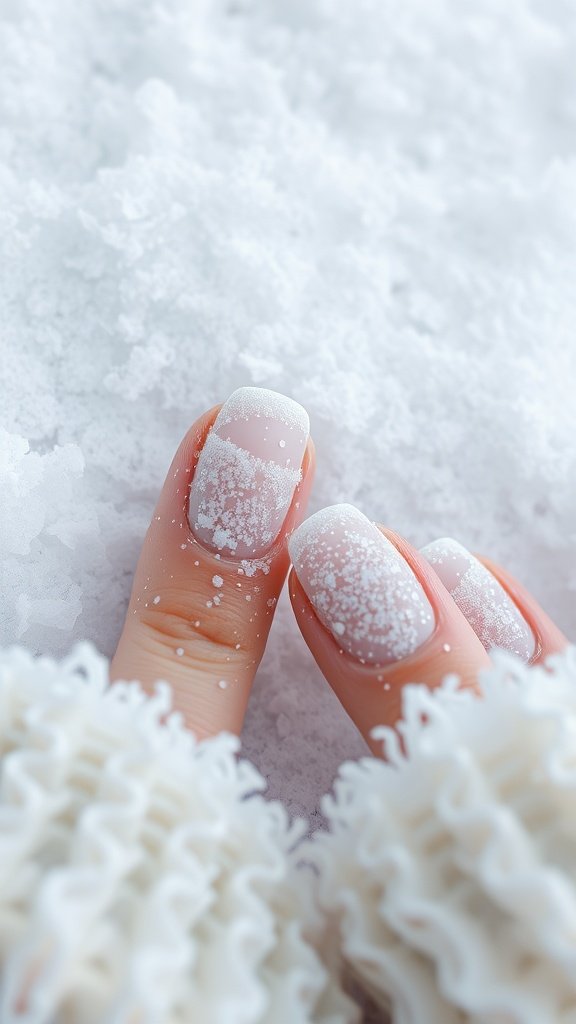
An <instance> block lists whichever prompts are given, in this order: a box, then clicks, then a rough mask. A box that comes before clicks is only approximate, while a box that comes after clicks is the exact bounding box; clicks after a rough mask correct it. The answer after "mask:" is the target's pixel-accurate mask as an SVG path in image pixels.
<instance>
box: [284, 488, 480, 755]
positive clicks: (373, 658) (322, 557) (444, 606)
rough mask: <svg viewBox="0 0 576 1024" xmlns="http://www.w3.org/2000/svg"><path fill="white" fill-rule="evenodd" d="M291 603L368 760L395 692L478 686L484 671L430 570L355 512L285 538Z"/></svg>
mask: <svg viewBox="0 0 576 1024" xmlns="http://www.w3.org/2000/svg"><path fill="white" fill-rule="evenodd" d="M289 549H290V554H291V557H292V561H293V563H294V569H293V570H292V572H291V574H290V581H289V587H290V598H291V601H292V607H293V609H294V613H295V615H296V619H297V621H298V625H299V627H300V630H301V632H302V635H303V637H304V639H305V641H306V643H307V644H308V647H309V648H310V650H311V652H312V654H313V656H314V658H315V659H316V662H317V663H318V665H319V667H320V669H321V670H322V672H323V673H324V675H325V677H326V679H327V680H328V682H329V684H330V686H331V687H332V689H333V690H334V692H335V693H336V695H337V696H338V698H339V699H340V701H341V702H342V704H343V706H344V708H345V709H346V711H347V712H348V714H349V715H350V717H351V718H352V720H353V721H354V722H355V724H356V725H357V727H358V728H359V729H360V732H361V733H362V735H363V736H364V738H365V740H366V742H367V743H368V744H369V746H371V748H372V749H373V750H374V752H375V753H380V752H381V744H380V742H379V741H378V742H375V741H373V740H372V739H371V736H370V733H371V731H372V729H373V728H374V727H375V726H377V725H394V724H395V723H396V722H397V721H398V719H399V717H400V711H401V698H402V688H403V686H404V685H405V684H406V683H411V682H422V683H426V684H427V685H428V686H430V687H432V688H433V687H435V686H437V685H439V684H440V683H441V681H442V680H443V678H444V677H445V676H446V675H447V674H448V673H450V672H455V673H457V674H458V675H459V676H460V678H461V680H462V684H463V685H465V686H475V684H476V677H477V673H478V670H479V669H481V668H483V667H484V666H485V665H487V664H488V663H489V659H488V655H487V653H486V651H485V650H484V647H483V646H482V644H481V643H480V641H479V640H478V637H477V636H476V634H475V633H474V631H473V629H472V628H471V627H470V625H469V624H468V622H467V621H466V619H465V617H464V616H463V615H462V613H461V612H460V610H459V609H458V607H457V606H456V604H455V603H454V601H453V600H452V598H451V597H450V594H449V593H448V591H447V590H446V588H445V587H444V586H443V585H442V583H441V582H440V580H439V579H438V577H437V575H436V574H435V572H434V571H433V569H432V568H431V566H430V565H429V564H428V562H427V561H426V560H425V559H424V558H423V557H422V555H420V554H419V552H418V551H416V550H415V549H414V548H413V547H412V546H411V545H410V544H409V543H408V542H407V541H406V540H404V539H403V538H402V537H400V536H398V534H396V533H394V532H393V531H391V530H384V529H383V528H378V527H377V526H375V524H373V523H371V522H370V521H369V520H368V519H367V518H366V517H365V516H364V515H362V513H361V512H359V511H358V509H356V508H354V506H352V505H335V506H332V507H330V508H327V509H322V510H321V511H320V512H317V513H316V514H315V515H313V516H311V517H310V518H309V519H307V520H306V521H305V522H304V523H303V524H302V525H301V526H300V527H299V528H298V529H297V530H296V531H295V533H294V534H293V535H292V537H291V538H290V541H289Z"/></svg>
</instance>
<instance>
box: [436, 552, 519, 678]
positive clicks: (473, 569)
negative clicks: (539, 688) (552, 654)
mask: <svg viewBox="0 0 576 1024" xmlns="http://www.w3.org/2000/svg"><path fill="white" fill-rule="evenodd" d="M422 554H423V555H424V557H425V558H426V560H427V561H428V562H430V565H431V566H433V568H434V571H435V572H436V573H437V575H438V576H439V577H440V579H441V580H442V583H443V584H444V586H445V587H446V589H447V590H449V591H450V594H451V595H452V597H453V598H454V601H455V602H456V604H457V605H458V607H459V609H460V611H461V612H462V614H463V615H465V616H466V618H467V619H468V622H469V623H470V625H471V626H472V629H473V630H474V632H475V633H476V636H477V637H478V639H479V640H480V641H481V642H482V644H483V646H484V647H485V648H486V650H487V651H489V650H492V649H493V648H494V647H501V648H503V649H504V650H506V651H512V652H513V653H514V654H517V655H518V656H519V657H521V658H523V660H524V661H529V660H530V658H531V657H532V655H533V653H534V649H535V646H536V640H535V637H534V634H533V632H532V630H531V629H530V626H529V625H528V623H527V622H526V620H525V619H524V618H523V616H522V614H521V613H520V610H519V608H518V607H517V605H516V604H515V603H514V601H513V600H512V598H511V597H509V595H508V594H507V593H506V591H505V590H504V587H503V586H502V585H501V584H500V583H499V582H498V580H497V579H496V577H495V576H493V575H492V573H491V572H490V571H489V570H488V569H487V568H486V566H485V565H482V562H479V561H478V559H477V558H475V557H474V555H472V554H471V553H470V552H469V551H468V550H467V548H465V547H464V546H463V545H462V544H459V543H458V541H457V540H453V539H452V537H442V538H440V539H439V540H435V541H432V543H431V544H426V546H425V547H423V548H422Z"/></svg>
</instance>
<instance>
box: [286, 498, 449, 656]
mask: <svg viewBox="0 0 576 1024" xmlns="http://www.w3.org/2000/svg"><path fill="white" fill-rule="evenodd" d="M288 548H289V551H290V557H291V559H292V562H293V564H294V568H295V570H296V574H297V576H298V579H299V580H300V583H301V584H302V586H303V588H304V590H305V591H306V594H307V595H308V598H309V599H310V602H311V603H312V605H313V607H314V610H315V611H316V614H317V615H318V618H319V619H320V621H321V622H322V623H323V625H324V626H326V628H327V629H328V630H330V632H331V633H332V634H333V636H334V637H335V639H336V641H337V642H338V644H339V645H340V646H341V647H342V649H343V650H345V651H346V652H347V653H348V654H350V655H352V656H353V657H354V658H357V659H358V660H359V661H361V662H366V663H369V664H388V663H390V662H394V661H398V660H399V659H400V658H405V657H407V655H409V654H412V653H413V652H414V651H415V650H416V649H417V648H418V647H419V646H420V645H421V644H422V643H424V641H425V640H427V639H428V637H429V636H430V635H431V634H432V632H433V630H434V626H435V619H434V613H433V610H432V606H431V604H430V602H429V601H428V598H427V597H426V594H425V593H424V590H423V588H422V586H421V584H420V582H419V580H418V579H417V578H416V576H415V575H414V573H413V572H412V570H411V568H410V566H409V565H408V563H407V562H406V560H405V559H404V558H403V557H402V555H401V554H400V553H399V551H398V550H397V549H396V548H395V547H394V545H393V544H392V543H391V541H389V540H388V538H387V537H385V536H384V535H383V534H382V533H381V532H380V530H379V529H378V528H377V527H376V526H375V525H374V523H371V522H370V520H369V519H367V518H366V516H365V515H363V514H362V513H361V512H360V511H359V510H358V509H357V508H355V507H354V505H331V506H330V507H328V508H323V509H321V510H320V511H319V512H316V513H315V514H314V515H313V516H310V518H309V519H306V520H305V522H303V523H302V525H301V526H299V527H298V529H297V530H295V531H294V533H293V534H292V536H291V538H290V540H289V542H288Z"/></svg>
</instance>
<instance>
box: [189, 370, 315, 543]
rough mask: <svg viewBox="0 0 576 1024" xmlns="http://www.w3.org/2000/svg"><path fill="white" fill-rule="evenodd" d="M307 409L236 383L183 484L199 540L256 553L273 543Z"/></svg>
mask: <svg viewBox="0 0 576 1024" xmlns="http://www.w3.org/2000/svg"><path fill="white" fill-rule="evenodd" d="M309 432H310V423H309V419H308V414H307V412H306V410H305V409H303V408H302V406H301V405H299V404H298V403H297V402H294V401H293V400H292V399H291V398H287V397H286V396H285V395H281V394H279V393H278V392H276V391H268V390H266V389H264V388H238V390H237V391H234V392H233V393H232V394H231V395H230V397H229V398H228V400H227V401H226V402H225V403H224V405H223V406H222V408H221V410H220V412H219V413H218V416H217V417H216V420H215V421H214V425H213V427H212V429H211V430H210V432H209V434H208V436H207V438H206V442H205V444H204V447H203V449H202V451H201V453H200V458H199V460H198V464H197V466H196V472H195V473H194V478H193V480H192V484H191V487H190V501H189V506H188V519H189V522H190V527H191V529H192V532H193V533H194V536H195V537H196V539H197V540H198V541H200V543H201V544H203V545H204V546H205V547H207V548H209V549H210V550H212V551H217V552H220V553H222V554H223V555H225V556H227V557H231V558H236V559H239V560H242V559H252V558H261V557H262V556H263V555H265V554H266V553H267V552H268V551H269V550H270V548H271V547H272V545H273V544H274V542H275V540H276V538H277V537H278V534H279V533H280V530H281V528H282V524H283V523H284V520H285V518H286V515H287V513H288V510H289V508H290V504H291V502H292V498H293V496H294V491H295V489H296V487H297V486H298V484H299V482H300V480H301V478H302V473H301V468H300V467H301V463H302V457H303V455H304V450H305V448H306V443H307V441H308V436H309Z"/></svg>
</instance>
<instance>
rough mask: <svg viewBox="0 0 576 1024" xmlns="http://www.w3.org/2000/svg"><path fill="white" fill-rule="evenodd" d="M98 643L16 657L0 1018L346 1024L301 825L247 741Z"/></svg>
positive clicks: (1, 837)
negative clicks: (192, 721)
mask: <svg viewBox="0 0 576 1024" xmlns="http://www.w3.org/2000/svg"><path fill="white" fill-rule="evenodd" d="M169 712H170V693H169V690H168V687H166V686H163V685H161V684H160V685H159V686H158V688H157V691H156V695H155V696H154V697H146V696H145V695H144V694H143V693H142V691H141V690H140V689H139V687H138V686H136V685H135V684H130V685H125V684H117V685H115V686H113V687H108V675H107V665H106V662H105V661H104V659H101V658H100V657H99V656H97V655H96V653H95V652H94V650H93V649H92V648H91V647H90V646H89V645H81V646H80V647H78V648H77V649H76V650H75V652H74V653H73V654H72V655H71V656H70V657H69V658H67V659H66V660H64V661H63V662H62V663H60V664H57V663H55V662H54V661H51V660H48V659H44V658H42V659H38V660H35V659H33V658H32V657H31V656H30V655H29V654H27V653H25V652H24V651H23V650H21V649H13V650H11V651H8V652H6V653H4V654H1V655H0V768H1V783H0V784H1V790H0V966H1V978H2V984H1V996H0V1020H1V1021H2V1024H13V1022H14V1024H15V1022H16V1021H17V1022H18V1024H96V1022H98V1024H100V1022H106V1024H168V1022H169V1024H186V1022H189V1021H190V1022H192V1021H193V1022H195V1024H200V1022H201V1024H264V1022H267V1024H298V1022H302V1024H304V1022H312V1021H314V1022H322V1024H345V1022H349V1021H352V1020H354V1019H355V1011H354V1010H353V1009H352V1007H351V1005H350V1003H349V1002H348V1000H346V999H345V998H344V996H343V995H342V994H341V992H340V989H339V986H338V983H337V982H336V980H335V978H334V976H332V975H331V973H330V972H329V970H328V969H327V968H326V966H325V965H323V964H322V963H321V961H320V958H319V956H318V955H317V953H316V952H315V950H314V948H313V945H312V943H311V942H310V941H309V939H308V937H307V933H312V931H313V930H314V929H315V928H316V927H317V924H318V922H317V921H316V920H314V918H313V916H312V910H311V901H310V900H309V899H306V901H305V900H304V898H303V897H302V886H303V882H302V880H300V881H299V885H298V889H297V888H296V886H295V885H294V883H293V880H292V878H291V869H290V859H289V856H288V853H289V850H290V849H291V847H292V846H293V845H294V843H295V842H296V840H297V839H298V837H299V836H300V834H301V827H300V825H299V824H296V825H289V823H288V820H287V816H286V814H285V812H284V810H283V808H282V807H281V806H280V805H279V804H278V803H272V802H268V801H266V800H264V798H263V797H262V796H261V795H260V793H259V791H260V790H261V789H262V788H263V786H264V783H263V779H262V778H261V776H260V775H259V774H258V773H257V772H256V770H255V769H254V768H253V767H252V766H251V765H250V763H249V762H247V761H245V760H242V761H237V759H236V758H235V756H234V754H235V751H236V749H237V741H236V740H235V739H234V738H233V737H231V736H229V735H222V736H220V737H218V738H216V739H214V740H210V741H206V742H203V743H201V744H197V743H196V742H195V740H194V738H193V737H192V736H191V735H190V734H189V733H187V732H186V731H185V730H184V729H183V727H182V725H181V723H180V721H179V719H178V717H177V716H176V715H169Z"/></svg>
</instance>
